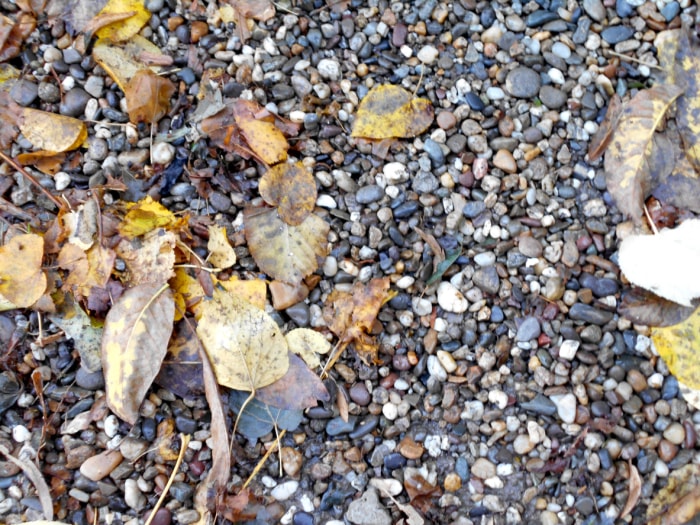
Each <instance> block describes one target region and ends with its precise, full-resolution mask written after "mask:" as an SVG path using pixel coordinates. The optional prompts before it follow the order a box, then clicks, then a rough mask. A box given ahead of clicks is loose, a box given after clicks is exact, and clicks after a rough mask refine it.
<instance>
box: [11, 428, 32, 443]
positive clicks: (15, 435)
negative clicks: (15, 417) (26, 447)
mask: <svg viewBox="0 0 700 525" xmlns="http://www.w3.org/2000/svg"><path fill="white" fill-rule="evenodd" d="M30 437H32V433H31V432H29V429H27V427H25V426H24V425H17V426H15V427H13V428H12V439H14V440H15V441H16V442H17V443H24V442H25V441H29V438H30Z"/></svg>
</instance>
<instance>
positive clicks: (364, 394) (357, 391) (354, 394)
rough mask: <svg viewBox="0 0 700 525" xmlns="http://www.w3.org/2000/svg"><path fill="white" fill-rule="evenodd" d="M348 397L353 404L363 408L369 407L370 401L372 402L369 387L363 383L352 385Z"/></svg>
mask: <svg viewBox="0 0 700 525" xmlns="http://www.w3.org/2000/svg"><path fill="white" fill-rule="evenodd" d="M348 395H349V396H350V399H352V400H353V402H355V403H357V404H358V405H360V406H362V407H364V406H367V405H369V403H370V401H371V400H372V397H371V396H370V394H369V391H368V390H367V385H365V384H364V383H363V382H362V383H355V384H354V385H352V387H351V388H350V390H349V391H348Z"/></svg>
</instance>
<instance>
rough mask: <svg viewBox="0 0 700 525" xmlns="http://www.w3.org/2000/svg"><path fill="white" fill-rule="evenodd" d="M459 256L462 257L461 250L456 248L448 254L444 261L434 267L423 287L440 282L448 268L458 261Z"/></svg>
mask: <svg viewBox="0 0 700 525" xmlns="http://www.w3.org/2000/svg"><path fill="white" fill-rule="evenodd" d="M460 255H462V249H461V248H457V249H456V250H454V251H452V252H450V253H448V254H447V256H446V258H445V260H444V261H441V262H439V263H438V264H437V265H435V271H434V272H433V274H432V275H431V276H430V278H429V279H428V280H427V281H425V285H426V286H430V285H433V284H435V283H436V282H438V281H441V280H442V276H443V275H445V272H446V271H447V270H448V269H449V268H450V266H452V265H453V264H454V262H455V261H456V260H457V259H459V256H460Z"/></svg>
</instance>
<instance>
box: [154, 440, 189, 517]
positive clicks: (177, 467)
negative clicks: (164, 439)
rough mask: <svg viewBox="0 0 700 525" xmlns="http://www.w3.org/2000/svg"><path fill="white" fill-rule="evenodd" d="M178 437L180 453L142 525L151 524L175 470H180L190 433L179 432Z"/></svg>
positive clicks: (166, 493) (175, 472)
mask: <svg viewBox="0 0 700 525" xmlns="http://www.w3.org/2000/svg"><path fill="white" fill-rule="evenodd" d="M180 439H181V440H182V443H180V454H179V455H178V456H177V461H176V462H175V467H173V471H172V473H171V474H170V477H169V478H168V482H167V483H166V484H165V488H164V489H163V492H161V494H160V498H158V501H157V502H156V506H155V507H153V510H152V511H151V514H150V515H149V516H148V519H147V520H146V523H145V524H144V525H151V522H152V521H153V519H154V518H155V516H156V512H158V509H160V507H161V505H163V501H165V497H166V496H167V495H168V491H169V490H170V485H172V484H173V480H174V479H175V476H176V475H177V471H178V470H180V464H182V460H183V459H184V457H185V451H186V450H187V445H189V444H190V435H189V434H180Z"/></svg>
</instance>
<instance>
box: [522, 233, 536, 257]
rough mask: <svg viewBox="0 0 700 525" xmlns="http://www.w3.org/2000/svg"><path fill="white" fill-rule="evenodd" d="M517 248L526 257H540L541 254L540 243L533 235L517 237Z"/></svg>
mask: <svg viewBox="0 0 700 525" xmlns="http://www.w3.org/2000/svg"><path fill="white" fill-rule="evenodd" d="M518 250H520V253H522V254H523V255H526V256H527V257H540V256H541V255H542V243H541V242H540V241H538V240H537V239H535V238H534V237H530V236H529V235H524V236H522V237H520V238H519V239H518Z"/></svg>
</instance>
